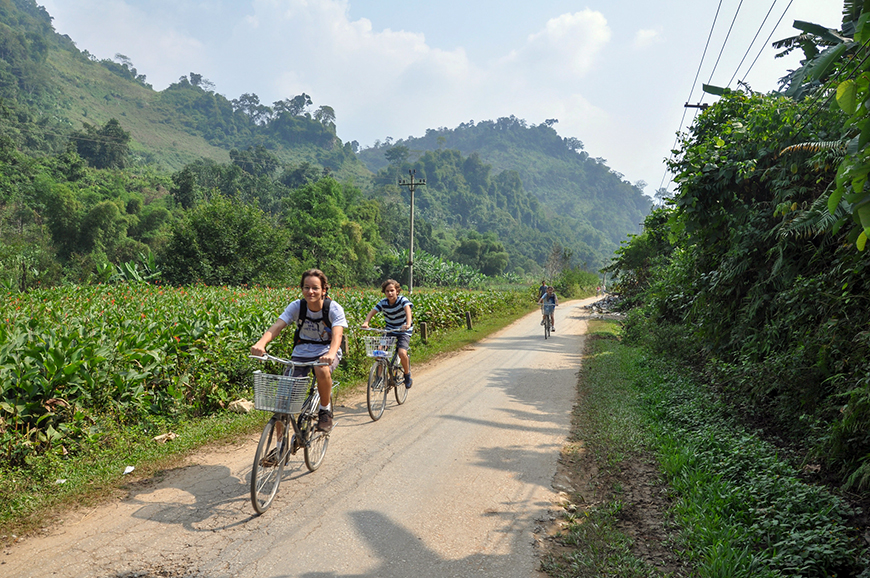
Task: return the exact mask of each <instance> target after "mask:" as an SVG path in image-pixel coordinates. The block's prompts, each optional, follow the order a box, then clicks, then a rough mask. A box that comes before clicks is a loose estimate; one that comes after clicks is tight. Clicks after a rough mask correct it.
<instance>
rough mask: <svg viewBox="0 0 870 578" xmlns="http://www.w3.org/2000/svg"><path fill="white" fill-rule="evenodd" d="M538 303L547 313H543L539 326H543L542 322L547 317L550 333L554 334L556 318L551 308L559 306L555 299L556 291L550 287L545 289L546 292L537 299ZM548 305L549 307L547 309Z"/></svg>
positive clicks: (556, 298) (557, 300)
mask: <svg viewBox="0 0 870 578" xmlns="http://www.w3.org/2000/svg"><path fill="white" fill-rule="evenodd" d="M538 303H540V304H541V305H543V306H544V308H543V310H544V311H549V313H544V314H543V316H542V317H541V325H543V324H544V321H545V320H546V318H547V317H548V316H549V318H550V331H552V332H553V333H555V332H556V318H555V317H554V315H553V308H555V307H556V305H558V304H559V298H558V297H556V290H555V289H554V288H553V287H552V286H550V287H547V292H546V293H544V295H542V296H541V298H540V299H538ZM548 305H549V307H547V306H548Z"/></svg>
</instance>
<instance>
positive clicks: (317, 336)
mask: <svg viewBox="0 0 870 578" xmlns="http://www.w3.org/2000/svg"><path fill="white" fill-rule="evenodd" d="M299 301H300V300H299V299H297V300H296V301H293V302H292V303H290V305H288V306H287V308H286V309H284V313H282V314H281V316H280V319H281V320H282V321H284V323H286V324H287V325H288V329H293V330H294V331H295V329H296V321H297V320H298V319H299ZM329 320H330V321H331V322H332V326H333V327H347V319H346V318H345V316H344V308H343V307H342V306H341V305H339V304H338V303H336V302H335V301H333V302H332V306H331V307H330V308H329ZM299 337H300V338H302V339H310V340H312V341H326V342H329V341H330V340H331V339H332V330H331V329H330V328H328V327H327V326H326V324H325V323H324V322H323V309H321V310H320V311H312V310H311V309H308V313H307V314H306V315H305V323H304V324H303V325H302V329H301V330H300V331H299ZM327 351H329V343H325V344H320V343H300V344H299V345H297V346H296V347H294V348H293V355H292V357H293V358H296V359H298V358H300V357H320V356H321V355H323V354H324V353H326V352H327Z"/></svg>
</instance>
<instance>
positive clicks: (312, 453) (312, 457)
mask: <svg viewBox="0 0 870 578" xmlns="http://www.w3.org/2000/svg"><path fill="white" fill-rule="evenodd" d="M306 421H307V422H308V425H307V427H306V428H305V433H304V438H305V449H304V450H303V455H304V457H305V467H306V468H308V471H309V472H313V471H314V470H316V469H317V468H319V467H320V464H321V463H322V462H323V457H324V456H325V455H326V448H327V447H329V434H328V433H324V432H322V431H317V429H316V428H317V418H316V417H309V418H307V420H306Z"/></svg>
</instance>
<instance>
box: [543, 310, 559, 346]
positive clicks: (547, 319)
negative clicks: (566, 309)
mask: <svg viewBox="0 0 870 578" xmlns="http://www.w3.org/2000/svg"><path fill="white" fill-rule="evenodd" d="M555 308H556V306H555V305H554V304H552V303H544V304H543V305H541V314H542V315H543V316H544V339H547V338H549V337H550V329H551V327H552V326H551V324H550V315H552V314H553V310H554V309H555Z"/></svg>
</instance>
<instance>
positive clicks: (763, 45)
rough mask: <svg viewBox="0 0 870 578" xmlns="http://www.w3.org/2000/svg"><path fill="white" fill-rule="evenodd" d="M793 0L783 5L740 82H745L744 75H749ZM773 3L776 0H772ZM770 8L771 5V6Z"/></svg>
mask: <svg viewBox="0 0 870 578" xmlns="http://www.w3.org/2000/svg"><path fill="white" fill-rule="evenodd" d="M793 2H794V0H789V2H788V6H786V7H785V10H783V11H782V14H781V15H780V16H779V20H777V21H776V24H775V25H774V26H773V28H772V29H771V31H770V34H768V35H767V39H766V40H765V41H764V44H762V45H761V50H759V51H758V54H756V55H755V60H753V61H752V64H750V65H749V68H747V69H746V73H745V74H744V75H743V78H741V79H740V82H745V81H746V77H747V76H749V73H750V71H751V70H752V68H753V67H754V66H755V63H756V62H758V58H759V57H760V56H761V53H762V52H764V49H765V48H767V44H768V43H769V42H770V39H771V38H772V37H773V33H774V32H776V29H777V28H779V24H780V23H781V22H782V19H783V18H785V15H786V14H787V13H788V10H789V8H791V5H792V3H793ZM774 4H776V2H775V1H774ZM771 9H773V7H772V6H771Z"/></svg>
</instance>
